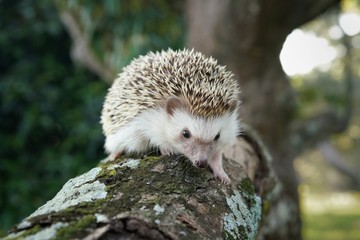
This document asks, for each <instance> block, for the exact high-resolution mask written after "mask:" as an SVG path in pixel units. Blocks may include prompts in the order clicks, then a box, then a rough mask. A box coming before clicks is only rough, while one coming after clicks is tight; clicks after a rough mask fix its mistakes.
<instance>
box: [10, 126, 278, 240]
mask: <svg viewBox="0 0 360 240" xmlns="http://www.w3.org/2000/svg"><path fill="white" fill-rule="evenodd" d="M224 157H225V158H226V159H227V160H226V161H224V167H225V170H226V171H227V172H228V173H229V175H230V178H231V180H232V183H231V185H228V186H226V185H223V184H221V183H220V182H219V181H216V180H214V179H213V178H212V174H211V172H210V170H209V169H207V170H204V169H198V168H195V167H193V166H192V165H191V164H190V161H188V160H187V159H185V158H184V157H179V156H172V157H158V156H145V157H144V158H143V159H139V158H129V157H128V158H122V159H118V160H115V161H103V162H101V163H100V165H99V166H98V167H96V168H94V169H92V170H90V171H89V172H87V173H85V174H83V175H81V176H79V177H76V178H74V179H71V180H70V181H68V182H67V183H66V184H65V185H64V187H63V188H62V189H61V191H59V193H58V194H57V195H56V196H55V197H54V198H53V199H52V200H50V201H48V202H47V203H46V204H45V205H43V206H42V207H40V208H39V209H38V210H36V211H35V212H34V213H33V214H31V215H30V216H29V217H28V218H26V219H25V220H23V221H22V222H21V223H20V224H19V225H17V226H16V227H15V228H14V229H13V230H12V233H11V234H9V235H8V236H7V237H6V238H5V239H15V238H24V237H31V238H32V239H156V240H159V239H255V238H256V237H257V233H258V232H259V229H261V228H263V227H265V226H263V225H261V223H262V220H263V219H264V218H266V214H267V211H268V208H269V206H268V204H269V201H270V200H271V198H272V197H274V196H275V195H276V194H275V192H273V189H274V186H276V178H275V177H274V175H273V171H272V170H271V169H270V168H269V166H270V155H269V154H268V153H267V152H266V150H265V149H264V147H263V145H262V144H261V142H260V140H259V139H258V138H257V137H256V135H254V134H252V132H251V131H250V130H247V131H246V132H245V134H244V135H243V136H242V137H241V138H239V140H238V142H237V143H236V144H235V145H234V146H233V147H232V148H230V149H228V150H227V151H226V154H224ZM277 188H281V186H277Z"/></svg>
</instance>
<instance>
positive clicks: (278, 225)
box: [186, 0, 338, 239]
mask: <svg viewBox="0 0 360 240" xmlns="http://www.w3.org/2000/svg"><path fill="white" fill-rule="evenodd" d="M337 2H338V1H336V0H326V1H310V0H308V1H303V0H296V1H286V0H267V1H253V0H242V1H238V0H206V1H205V0H203V1H200V0H199V1H188V3H187V8H186V13H187V20H188V21H187V22H188V43H187V45H188V47H190V48H195V49H196V50H198V51H201V52H203V53H204V54H206V55H208V56H213V57H215V58H216V59H218V60H219V62H220V64H224V65H227V67H228V69H229V70H231V71H232V72H234V73H235V75H236V77H237V78H238V80H239V83H240V86H241V88H242V96H241V100H242V102H243V104H242V109H241V118H242V119H243V121H244V122H247V123H249V124H251V125H252V126H254V127H255V128H256V129H257V131H258V132H259V134H260V135H261V137H262V138H263V139H264V142H265V143H266V145H267V146H269V149H270V151H271V153H272V155H273V156H274V159H275V161H274V169H275V171H276V173H277V175H278V176H279V179H280V181H281V182H282V183H283V185H284V192H283V195H282V197H281V198H279V199H277V200H278V202H277V203H274V204H272V208H271V210H270V216H272V217H270V218H269V219H271V220H270V221H271V222H272V227H270V228H271V229H270V228H268V229H266V230H265V229H264V232H263V233H262V236H263V237H264V238H266V239H301V221H300V210H299V207H298V193H297V179H296V174H295V171H294V169H293V165H292V161H293V159H294V157H295V154H298V152H296V151H294V150H293V148H294V146H293V142H292V138H291V137H292V132H291V125H292V123H293V121H294V114H293V113H294V109H295V98H294V94H293V90H292V88H291V86H290V84H289V81H288V79H287V77H286V75H285V73H284V72H283V70H282V67H281V64H280V60H279V55H280V51H281V48H282V44H283V42H284V41H285V39H286V37H287V35H288V34H289V33H290V32H291V31H292V30H293V29H294V28H296V27H299V26H300V25H302V24H304V23H305V22H307V21H309V20H311V19H313V18H314V17H316V16H317V15H319V14H320V13H322V12H324V11H325V10H326V9H328V8H329V7H330V6H332V5H334V4H336V3H337ZM284 213H285V214H284ZM280 215H282V216H280ZM269 226H270V225H269Z"/></svg>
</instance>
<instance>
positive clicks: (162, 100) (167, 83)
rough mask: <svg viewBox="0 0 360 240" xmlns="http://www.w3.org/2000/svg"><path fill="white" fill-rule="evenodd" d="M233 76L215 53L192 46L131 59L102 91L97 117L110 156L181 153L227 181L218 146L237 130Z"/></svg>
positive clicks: (236, 90)
mask: <svg viewBox="0 0 360 240" xmlns="http://www.w3.org/2000/svg"><path fill="white" fill-rule="evenodd" d="M239 94H240V89H239V86H238V82H237V81H236V80H235V79H234V76H233V74H232V73H231V72H229V71H227V70H226V69H225V67H224V66H220V65H218V64H217V61H216V60H215V59H214V58H211V57H210V58H207V57H205V56H204V55H203V54H201V53H199V52H196V51H194V50H186V49H185V50H179V51H173V50H171V49H169V50H167V51H162V52H156V53H153V52H150V53H148V54H147V55H144V56H140V57H138V58H136V59H134V60H133V61H132V62H131V63H130V64H129V65H128V66H127V67H124V68H123V70H122V72H121V73H120V74H119V75H118V78H117V79H115V81H114V83H113V85H112V86H111V87H110V88H109V91H108V93H107V95H106V98H105V102H104V106H103V110H102V114H101V123H102V127H103V132H104V134H105V136H106V140H105V150H106V152H107V153H109V154H110V159H115V158H117V157H119V156H120V155H121V154H122V153H128V152H133V153H146V151H148V150H149V149H150V148H154V147H158V148H159V149H160V152H161V154H162V155H171V154H183V155H185V156H186V157H187V158H189V159H190V160H191V162H192V163H193V165H194V166H195V167H200V168H202V167H206V166H207V165H209V166H210V168H211V169H212V172H213V175H214V177H215V178H217V179H219V180H220V181H221V182H222V183H225V184H228V183H230V178H229V177H228V175H227V174H226V173H225V171H224V169H223V165H222V151H223V149H224V148H225V147H226V146H227V145H231V144H233V143H234V142H235V140H236V137H237V134H238V133H239V121H238V108H239V101H238V99H239Z"/></svg>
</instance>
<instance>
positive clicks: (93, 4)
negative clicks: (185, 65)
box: [0, 0, 360, 240]
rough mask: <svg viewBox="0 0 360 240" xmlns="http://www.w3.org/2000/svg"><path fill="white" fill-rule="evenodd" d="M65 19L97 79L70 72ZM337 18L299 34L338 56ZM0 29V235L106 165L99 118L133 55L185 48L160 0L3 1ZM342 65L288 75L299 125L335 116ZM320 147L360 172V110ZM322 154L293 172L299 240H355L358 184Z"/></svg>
mask: <svg viewBox="0 0 360 240" xmlns="http://www.w3.org/2000/svg"><path fill="white" fill-rule="evenodd" d="M345 2H346V4H344V6H343V10H344V11H348V10H349V9H350V10H351V11H355V12H356V13H357V14H359V11H360V10H359V6H358V5H357V2H356V1H345ZM66 12H68V13H69V12H70V13H72V17H74V19H76V22H77V23H79V26H78V28H79V29H78V30H80V31H82V33H84V36H85V41H88V42H87V43H88V44H91V49H92V51H93V53H94V54H95V56H96V57H95V58H96V59H98V60H99V62H98V63H97V64H100V66H101V70H99V69H98V68H96V67H94V64H93V65H91V64H90V65H89V63H84V64H77V63H76V58H77V56H76V53H75V52H74V51H72V49H76V46H74V45H73V42H74V38H76V31H75V32H73V34H71V31H70V34H69V31H67V30H66V29H65V26H64V22H66V21H67V24H70V25H71V24H72V23H71V18H70V19H69V18H68V17H69V16H68V15H66V14H65V13H66ZM334 18H337V15H336V13H328V15H325V16H322V17H321V18H319V19H317V20H315V21H313V22H311V23H309V24H307V25H306V26H304V27H303V28H302V31H304V32H312V33H313V34H316V35H317V36H319V37H322V38H325V39H327V40H328V41H329V43H330V44H331V45H332V46H334V47H335V48H339V49H340V50H339V51H341V49H344V45H343V42H341V41H342V40H341V38H338V39H336V38H331V37H330V35H329V34H328V32H329V29H330V28H331V27H332V25H330V24H329V22H331V21H329V19H334ZM164 20H166V21H164ZM69 21H70V22H69ZM354 24H359V25H360V22H359V23H354ZM0 26H1V27H0V51H1V54H0V70H1V71H0V126H1V127H0V235H1V233H2V234H4V233H6V231H7V230H8V229H9V228H10V227H11V226H12V225H13V224H16V223H17V222H19V221H21V219H23V218H24V217H26V216H27V215H29V214H30V213H31V212H33V211H34V210H35V209H36V208H37V207H39V206H41V205H42V204H44V203H45V202H46V201H47V200H49V199H51V198H52V197H53V196H54V195H55V194H56V192H57V191H58V190H59V189H60V188H61V186H62V185H63V184H64V183H65V182H66V181H67V180H68V179H69V178H72V177H75V176H76V175H78V174H81V173H83V172H85V171H87V170H88V169H90V168H92V167H94V166H95V165H96V164H97V163H98V162H99V160H101V159H102V158H104V157H105V154H104V152H103V142H104V137H103V135H102V133H101V126H100V124H99V117H100V111H101V107H102V102H103V99H104V96H105V94H106V90H107V88H108V86H109V82H110V81H111V79H112V78H113V77H114V76H115V75H116V72H119V71H120V69H121V67H122V66H124V65H126V64H128V63H129V61H130V60H131V59H132V58H134V57H136V56H138V55H139V54H145V53H146V52H148V51H149V50H152V51H156V50H160V49H167V48H169V47H171V48H174V49H179V48H183V46H184V45H185V39H186V29H185V27H186V26H185V24H184V19H183V14H182V8H181V1H171V2H170V3H169V1H165V0H155V1H153V2H152V3H151V4H149V3H148V1H145V0H144V1H141V0H140V1H115V0H109V1H104V2H102V3H101V4H99V3H98V2H97V1H71V0H69V1H60V0H59V1H46V0H38V1H34V0H33V1H31V0H18V1H11V0H2V1H0ZM68 27H69V26H68ZM75 29H76V26H75ZM349 38H350V41H351V43H352V47H351V52H352V56H353V59H354V60H353V63H352V64H353V65H352V67H353V69H354V73H355V76H356V79H357V80H356V82H355V83H356V84H355V85H354V88H355V89H356V91H355V99H354V105H355V106H359V103H360V94H359V93H360V91H359V90H360V88H359V81H358V76H359V75H360V71H359V69H360V67H359V64H360V59H359V58H360V36H359V34H356V35H354V36H349ZM74 60H75V61H74ZM343 61H344V60H343V58H341V57H339V58H337V59H335V60H334V61H333V62H332V63H331V66H330V67H328V68H326V69H325V70H324V69H314V70H313V71H311V72H309V73H306V74H294V75H292V76H291V80H290V81H291V84H292V85H293V87H294V89H295V90H296V91H297V94H298V97H299V107H298V114H299V116H300V117H301V116H307V115H309V114H311V113H312V112H316V111H321V109H323V108H325V107H328V106H329V105H330V106H331V105H333V106H340V107H341V105H342V102H343V96H342V94H343V92H344V91H343V89H342V86H343V84H342V79H341V77H339V72H342V71H343V69H342V66H343ZM87 64H88V67H86V68H85V67H83V65H87ZM95 65H96V64H95ZM89 66H90V67H89ZM88 69H90V70H91V71H90V70H88ZM99 76H101V77H99ZM326 144H327V146H329V145H330V146H332V148H331V149H332V150H335V152H336V154H339V156H341V158H342V159H343V160H344V163H343V164H344V165H345V166H347V167H348V168H350V169H352V170H353V172H355V173H359V169H360V163H359V156H360V148H359V146H360V111H359V107H355V108H354V112H353V117H352V120H351V123H350V126H349V128H348V131H346V132H345V133H343V134H341V135H337V136H333V138H332V139H329V140H328V141H327V142H326ZM322 150H324V149H323V148H315V149H312V150H309V151H308V152H305V153H304V154H303V155H301V156H300V157H298V158H297V159H296V160H295V163H294V164H295V168H296V170H297V172H298V175H299V178H300V179H301V185H300V187H299V192H300V195H301V197H302V199H301V206H302V209H303V220H304V229H303V232H304V239H314V240H315V239H360V232H359V231H360V230H359V229H360V196H359V192H358V191H359V189H360V187H359V186H360V183H359V182H357V181H358V179H356V176H355V177H353V178H351V176H350V177H349V174H346V172H341V171H339V169H338V168H336V167H334V165H333V164H329V162H327V161H326V158H325V157H324V156H325V155H324V152H322ZM359 175H360V173H359Z"/></svg>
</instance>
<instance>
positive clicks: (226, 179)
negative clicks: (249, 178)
mask: <svg viewBox="0 0 360 240" xmlns="http://www.w3.org/2000/svg"><path fill="white" fill-rule="evenodd" d="M214 177H215V178H217V179H219V180H220V182H221V183H222V184H225V185H228V184H230V183H231V180H230V178H229V176H228V175H227V174H226V173H225V172H222V173H216V174H215V173H214Z"/></svg>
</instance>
